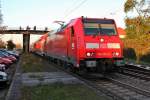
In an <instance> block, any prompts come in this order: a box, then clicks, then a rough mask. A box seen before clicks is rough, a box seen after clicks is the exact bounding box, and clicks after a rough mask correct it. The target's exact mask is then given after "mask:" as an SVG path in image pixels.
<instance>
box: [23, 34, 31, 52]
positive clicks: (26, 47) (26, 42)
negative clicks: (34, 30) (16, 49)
mask: <svg viewBox="0 0 150 100" xmlns="http://www.w3.org/2000/svg"><path fill="white" fill-rule="evenodd" d="M29 49H30V34H29V33H28V32H27V34H23V52H24V53H28V52H29Z"/></svg>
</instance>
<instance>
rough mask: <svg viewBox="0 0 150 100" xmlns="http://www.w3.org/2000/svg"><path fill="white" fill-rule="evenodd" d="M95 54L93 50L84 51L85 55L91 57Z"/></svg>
mask: <svg viewBox="0 0 150 100" xmlns="http://www.w3.org/2000/svg"><path fill="white" fill-rule="evenodd" d="M94 55H95V52H87V53H86V56H87V57H92V56H94Z"/></svg>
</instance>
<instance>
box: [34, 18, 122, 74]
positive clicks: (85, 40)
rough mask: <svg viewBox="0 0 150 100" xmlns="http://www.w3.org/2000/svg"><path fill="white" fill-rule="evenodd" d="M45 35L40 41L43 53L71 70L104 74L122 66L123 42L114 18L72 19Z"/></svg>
mask: <svg viewBox="0 0 150 100" xmlns="http://www.w3.org/2000/svg"><path fill="white" fill-rule="evenodd" d="M46 36H47V37H46V38H44V39H40V43H41V42H42V41H43V40H44V42H42V44H40V47H42V49H43V51H42V52H43V54H44V55H46V56H48V57H50V58H51V59H53V60H54V61H55V62H61V63H65V64H67V65H68V66H69V67H71V68H73V69H79V70H85V69H93V70H95V71H97V72H106V71H110V70H112V69H114V68H115V66H122V65H124V64H123V43H122V42H121V40H120V38H119V35H118V32H117V28H116V24H115V21H114V20H113V19H106V18H104V19H99V18H84V17H80V18H76V19H72V20H71V21H70V22H69V23H68V24H66V25H64V26H63V27H61V28H60V29H58V30H57V31H55V32H50V33H48V35H46ZM37 43H39V41H38V42H37ZM37 43H35V44H37Z"/></svg>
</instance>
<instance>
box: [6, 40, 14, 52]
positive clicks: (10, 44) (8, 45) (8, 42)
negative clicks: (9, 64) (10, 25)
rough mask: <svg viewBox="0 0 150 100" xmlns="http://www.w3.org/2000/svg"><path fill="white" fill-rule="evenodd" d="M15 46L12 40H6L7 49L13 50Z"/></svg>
mask: <svg viewBox="0 0 150 100" xmlns="http://www.w3.org/2000/svg"><path fill="white" fill-rule="evenodd" d="M15 47H16V45H15V44H14V43H13V41H12V40H9V41H7V49H8V50H13V49H14V48H15Z"/></svg>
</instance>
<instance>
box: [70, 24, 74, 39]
mask: <svg viewBox="0 0 150 100" xmlns="http://www.w3.org/2000/svg"><path fill="white" fill-rule="evenodd" d="M71 36H72V37H74V28H73V26H72V27H71Z"/></svg>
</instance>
